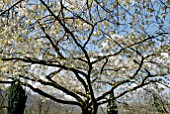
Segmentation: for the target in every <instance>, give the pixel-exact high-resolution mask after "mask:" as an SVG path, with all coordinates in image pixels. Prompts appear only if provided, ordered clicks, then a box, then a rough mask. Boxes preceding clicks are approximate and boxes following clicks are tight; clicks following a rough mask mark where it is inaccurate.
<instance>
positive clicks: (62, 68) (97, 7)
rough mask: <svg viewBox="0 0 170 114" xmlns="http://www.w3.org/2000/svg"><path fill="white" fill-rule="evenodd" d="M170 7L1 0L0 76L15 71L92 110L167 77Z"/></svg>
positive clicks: (157, 1)
mask: <svg viewBox="0 0 170 114" xmlns="http://www.w3.org/2000/svg"><path fill="white" fill-rule="evenodd" d="M169 7H170V3H169V1H168V0H148V1H145V0H82V1H78V0H18V1H16V0H10V1H9V0H3V1H1V3H0V9H2V10H1V11H0V12H1V13H0V21H1V23H0V26H1V27H0V46H1V48H0V52H1V53H0V65H1V66H0V71H1V77H0V80H1V81H0V82H1V83H10V81H12V80H15V79H16V78H17V79H18V78H20V81H21V82H22V85H24V86H26V87H28V88H30V89H32V90H33V91H34V92H36V93H39V94H40V95H42V96H44V97H46V98H49V99H51V100H53V101H55V102H58V103H62V104H70V105H77V106H79V107H81V109H82V113H83V114H96V113H97V109H98V107H99V106H100V105H102V104H106V103H108V102H109V101H110V100H114V99H116V98H119V97H121V96H123V95H125V94H126V93H128V92H130V91H133V90H136V89H138V88H140V87H143V86H145V85H147V84H149V83H153V82H162V81H163V80H164V79H165V78H167V76H168V74H169V72H170V70H169V68H168V67H169V66H170V61H169V60H170V58H169V56H168V54H169V51H168V50H169V44H168V40H169V34H170V32H169V31H168V28H169V20H168V19H169V17H170V14H169V12H170V11H169ZM164 81H165V80H164ZM113 91H115V97H114V98H113V99H108V96H109V95H110V93H112V92H113ZM56 93H58V94H60V95H61V96H62V97H59V98H58V97H56V96H55V94H56ZM67 97H69V98H67Z"/></svg>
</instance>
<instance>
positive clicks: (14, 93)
mask: <svg viewBox="0 0 170 114" xmlns="http://www.w3.org/2000/svg"><path fill="white" fill-rule="evenodd" d="M26 100H27V96H26V94H25V90H24V89H23V88H22V86H21V84H20V82H19V81H18V80H17V81H14V82H13V83H12V84H11V86H10V88H9V90H8V108H7V109H8V114H24V109H25V107H26Z"/></svg>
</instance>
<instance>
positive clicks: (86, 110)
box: [82, 106, 98, 114]
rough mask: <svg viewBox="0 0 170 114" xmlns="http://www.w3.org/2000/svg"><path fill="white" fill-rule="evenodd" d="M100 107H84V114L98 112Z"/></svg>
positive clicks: (95, 113)
mask: <svg viewBox="0 0 170 114" xmlns="http://www.w3.org/2000/svg"><path fill="white" fill-rule="evenodd" d="M97 110H98V107H97V106H96V107H95V108H94V109H91V108H84V109H82V114H97Z"/></svg>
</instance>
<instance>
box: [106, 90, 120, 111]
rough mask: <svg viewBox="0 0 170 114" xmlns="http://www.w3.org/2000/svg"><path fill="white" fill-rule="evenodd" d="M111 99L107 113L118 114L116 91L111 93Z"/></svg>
mask: <svg viewBox="0 0 170 114" xmlns="http://www.w3.org/2000/svg"><path fill="white" fill-rule="evenodd" d="M109 99H110V101H109V103H108V105H107V114H118V107H117V104H116V101H115V99H114V92H112V93H111V94H110V97H109Z"/></svg>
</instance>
